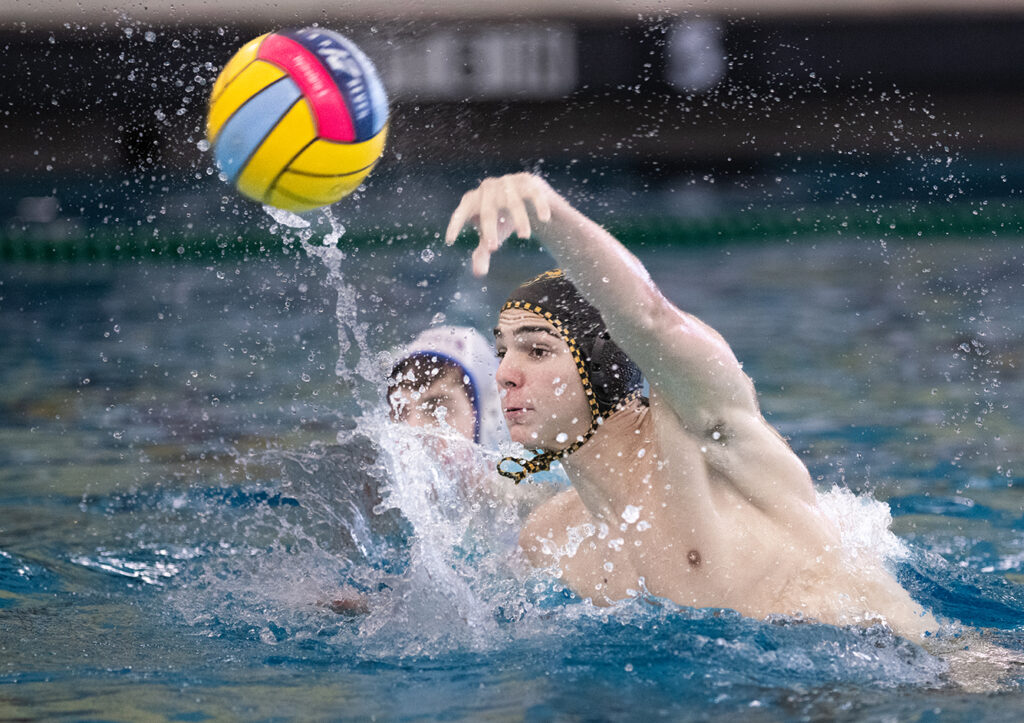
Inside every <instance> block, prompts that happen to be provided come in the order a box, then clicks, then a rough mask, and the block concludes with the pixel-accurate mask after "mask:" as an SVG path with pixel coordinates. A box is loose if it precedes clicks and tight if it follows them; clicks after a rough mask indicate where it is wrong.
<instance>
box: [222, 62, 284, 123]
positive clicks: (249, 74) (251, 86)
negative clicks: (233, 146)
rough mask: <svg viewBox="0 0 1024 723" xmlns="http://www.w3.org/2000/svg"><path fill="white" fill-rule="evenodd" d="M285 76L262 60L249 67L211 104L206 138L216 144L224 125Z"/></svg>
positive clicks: (275, 67) (281, 71) (278, 69)
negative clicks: (255, 96) (259, 94)
mask: <svg viewBox="0 0 1024 723" xmlns="http://www.w3.org/2000/svg"><path fill="white" fill-rule="evenodd" d="M284 76H285V72H284V71H283V70H281V69H280V68H278V67H277V66H276V65H271V64H270V63H266V62H264V61H262V60H257V61H254V62H253V63H251V64H250V65H249V66H247V67H246V68H245V70H244V71H243V72H242V73H241V74H240V75H238V76H237V77H236V78H235V79H234V82H232V83H231V84H230V85H228V86H227V87H225V88H224V90H223V92H222V93H221V94H220V96H219V97H218V98H217V99H216V100H215V101H214V102H213V103H211V104H210V113H209V115H208V116H207V118H206V137H207V138H209V139H210V141H211V142H215V141H216V140H217V134H218V133H220V131H221V128H223V127H224V124H225V123H227V122H228V119H230V118H231V116H232V115H234V113H235V112H236V111H237V110H238V109H239V108H241V107H242V106H243V105H245V102H246V101H247V100H249V99H250V98H252V97H253V96H254V95H256V94H257V93H259V92H260V91H261V90H263V89H264V88H266V87H267V86H269V85H271V84H273V83H275V82H277V81H278V80H280V79H281V78H283V77H284Z"/></svg>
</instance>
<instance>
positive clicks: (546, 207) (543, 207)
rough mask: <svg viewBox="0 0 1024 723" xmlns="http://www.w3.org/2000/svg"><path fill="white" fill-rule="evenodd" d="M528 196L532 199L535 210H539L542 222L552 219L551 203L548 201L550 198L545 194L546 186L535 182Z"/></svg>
mask: <svg viewBox="0 0 1024 723" xmlns="http://www.w3.org/2000/svg"><path fill="white" fill-rule="evenodd" d="M526 197H527V198H529V199H530V203H532V204H533V209H534V211H536V212H537V220H539V221H540V222H541V223H547V222H548V221H550V220H551V204H550V203H548V198H547V196H546V195H545V194H544V186H543V185H542V184H541V183H535V184H533V186H532V187H531V188H530V191H529V193H528V194H527V195H526Z"/></svg>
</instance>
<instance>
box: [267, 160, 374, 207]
mask: <svg viewBox="0 0 1024 723" xmlns="http://www.w3.org/2000/svg"><path fill="white" fill-rule="evenodd" d="M372 170H373V166H372V165H371V166H369V167H367V168H365V169H363V170H361V171H358V172H356V173H352V174H349V175H346V176H308V175H306V174H304V173H291V172H288V171H286V172H285V173H284V174H283V175H282V176H281V178H279V179H278V181H277V183H276V184H275V185H274V190H273V191H272V192H271V194H270V196H268V198H267V203H269V204H270V205H271V206H277V207H278V208H287V209H289V210H292V211H298V212H301V211H310V210H312V209H314V208H318V207H320V206H326V205H328V204H331V203H335V202H336V201H338V200H340V199H341V198H343V197H344V196H347V195H348V194H350V193H352V191H354V190H355V189H357V188H358V187H359V184H360V183H362V182H363V179H365V178H366V177H367V176H368V175H370V171H372Z"/></svg>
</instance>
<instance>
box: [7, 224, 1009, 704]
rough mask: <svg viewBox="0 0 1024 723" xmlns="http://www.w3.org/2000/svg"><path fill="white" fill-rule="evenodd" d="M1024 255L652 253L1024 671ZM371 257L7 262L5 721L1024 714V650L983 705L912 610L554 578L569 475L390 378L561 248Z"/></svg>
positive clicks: (927, 582) (988, 682)
mask: <svg viewBox="0 0 1024 723" xmlns="http://www.w3.org/2000/svg"><path fill="white" fill-rule="evenodd" d="M1019 243H1020V242H1019V239H991V240H987V241H979V240H976V239H972V240H964V241H955V240H948V239H947V240H943V241H941V242H931V241H927V240H920V241H916V242H913V243H910V242H900V243H893V242H891V241H890V242H888V243H881V242H879V241H874V240H870V239H868V240H848V241H842V240H837V239H822V240H820V241H818V242H817V243H815V242H814V241H811V240H807V241H800V242H799V243H786V242H781V241H780V242H778V243H775V244H768V245H756V246H754V245H749V246H744V245H723V246H719V247H716V248H710V249H692V248H690V249H673V248H666V247H657V248H654V247H652V248H647V249H644V248H640V249H638V252H639V253H640V255H641V257H642V259H643V260H644V261H645V263H646V264H647V265H648V267H649V268H650V269H652V273H653V275H654V277H655V280H656V281H657V283H658V284H659V285H660V286H661V288H662V289H663V290H664V291H665V292H666V293H667V294H668V295H669V296H670V297H671V298H673V299H674V300H675V301H676V302H677V303H678V304H679V305H680V306H682V307H683V308H686V309H688V310H690V311H692V312H694V313H696V314H697V315H698V316H700V317H702V318H704V319H705V320H707V321H708V322H710V323H711V324H712V325H714V326H715V327H716V328H718V329H719V330H720V331H721V332H722V333H723V334H724V335H725V337H726V338H727V339H728V340H729V341H730V343H731V344H732V345H733V347H734V348H735V350H736V352H737V355H738V356H739V358H740V359H741V360H742V361H743V362H744V365H745V368H746V369H747V371H748V372H749V373H750V374H751V376H752V377H753V378H754V380H755V382H756V383H757V385H758V388H759V391H760V394H761V401H762V406H763V408H764V410H765V412H766V414H767V415H768V417H769V419H770V420H771V421H772V422H773V423H774V424H775V425H776V426H777V427H778V428H779V429H780V430H781V431H782V433H783V434H785V435H786V436H787V437H789V438H790V440H791V443H792V445H793V447H794V448H795V449H796V450H797V451H798V452H799V453H800V455H801V456H802V457H803V459H804V460H805V461H806V462H807V464H808V466H809V468H810V470H811V472H812V475H813V476H814V478H815V480H816V482H817V484H818V488H819V492H820V494H821V496H822V499H823V501H824V503H825V504H826V505H827V506H828V507H829V509H830V510H831V513H832V514H833V516H835V517H836V519H837V520H838V521H839V522H840V523H841V525H842V526H843V529H844V534H845V540H846V543H847V544H848V545H849V546H851V548H856V549H870V550H875V551H878V550H882V551H884V552H885V554H886V555H887V556H888V558H889V561H890V565H891V566H892V567H893V569H894V570H895V571H896V573H897V575H898V576H899V577H900V579H901V581H902V582H903V583H904V584H905V585H906V586H907V587H908V589H910V590H911V592H912V593H913V594H914V596H915V597H916V598H917V599H918V600H919V601H920V602H922V603H923V604H924V605H925V606H926V607H929V608H930V609H932V610H933V611H934V612H936V614H938V615H939V616H941V617H942V618H943V619H944V620H946V621H948V624H947V633H946V639H945V640H944V642H943V644H944V645H945V648H944V649H945V650H946V651H948V650H952V649H957V648H959V649H962V648H965V647H969V648H972V649H975V650H982V651H984V650H986V649H987V648H986V646H992V645H998V646H999V647H1000V648H1002V649H1005V650H1009V651H1011V653H1013V652H1017V653H1020V652H1024V635H1022V633H1021V629H1022V626H1024V588H1022V587H1021V586H1020V583H1021V581H1024V516H1022V502H1024V497H1022V493H1021V489H1022V488H1021V485H1020V479H1021V477H1020V474H1021V470H1024V442H1022V440H1024V412H1022V411H1021V408H1020V406H1019V405H1018V404H1017V400H1019V399H1020V398H1022V392H1024V373H1022V371H1021V370H1022V369H1024V328H1022V327H1024V271H1022V270H1021V268H1020V263H1019V260H1018V259H1017V255H1018V254H1019V251H1018V248H1019ZM342 249H343V250H344V258H341V257H340V255H339V254H338V253H337V251H336V250H334V251H332V250H327V251H323V250H320V251H318V250H316V249H312V248H301V247H300V245H299V244H298V243H297V242H296V243H295V244H293V245H292V246H291V248H290V249H289V252H288V253H287V254H285V255H282V256H275V257H272V258H271V257H264V258H251V259H234V258H232V259H211V260H206V261H203V262H193V263H184V264H183V263H175V262H171V261H149V262H143V263H135V262H127V261H119V262H108V263H92V264H86V263H79V264H74V265H67V266H59V267H58V266H49V265H35V264H29V263H19V264H13V265H9V266H7V267H5V268H3V269H0V338H2V339H3V344H2V346H0V379H2V381H3V383H2V384H0V440H2V441H0V718H4V719H7V718H20V719H75V720H81V719H88V720H138V719H144V718H146V717H155V718H158V719H171V720H205V719H210V718H245V719H250V718H259V719H268V718H293V717H300V718H358V719H362V718H369V717H374V716H376V717H378V718H385V719H419V718H445V719H481V718H487V719H505V718H515V719H522V718H526V719H530V720H546V719H551V718H567V719H577V718H608V719H636V718H639V717H645V718H646V717H650V718H667V719H672V720H678V719H683V720H704V719H719V718H733V717H739V716H742V717H743V718H744V719H749V720H790V719H792V720H798V719H808V720H816V719H830V720H833V719H839V720H844V719H845V720H861V719H879V720H896V719H899V720H903V719H912V720H961V719H963V718H966V717H968V716H975V717H981V718H984V719H988V720H1000V719H1005V720H1015V719H1016V718H1017V714H1018V712H1019V710H1020V709H1021V705H1022V703H1024V695H1022V694H1021V692H1020V690H1019V688H1018V680H1019V679H1021V678H1024V668H1020V667H1019V666H1017V665H1015V664H1013V663H1006V664H1004V665H1001V666H994V665H990V666H985V665H984V661H983V664H982V665H980V667H978V668H977V669H975V671H974V672H975V673H976V675H975V677H974V680H975V681H976V682H978V684H977V685H976V686H974V687H973V688H971V689H970V690H965V689H963V688H960V687H957V686H956V685H955V684H954V683H952V682H951V681H952V680H953V678H955V677H956V676H955V671H953V670H952V667H951V666H953V665H954V664H953V663H951V662H950V660H951V658H950V656H948V655H946V654H944V653H943V651H942V650H939V649H932V650H924V649H922V648H920V647H918V646H916V645H913V644H911V643H908V642H906V641H903V640H901V639H899V638H896V637H894V636H893V635H892V634H890V633H889V632H888V631H887V630H885V629H883V628H880V627H875V628H868V629H863V628H851V629H845V628H835V627H830V626H823V625H816V624H811V623H806V622H800V621H795V620H788V619H784V618H779V619H771V620H768V621H755V620H750V619H746V618H742V617H740V616H738V615H736V614H734V613H732V612H730V611H723V610H691V609H681V608H677V607H675V606H671V605H666V604H664V603H662V602H660V601H657V600H648V599H636V600H631V601H629V602H627V603H624V604H623V605H621V606H620V607H619V608H614V609H598V608H594V607H592V606H590V605H589V604H588V603H585V602H581V601H579V600H577V599H574V598H573V597H572V596H571V595H570V594H568V593H566V592H564V591H563V590H561V589H559V587H558V586H557V585H556V584H554V583H553V582H552V581H550V580H548V579H547V578H546V577H545V576H544V575H542V574H541V573H539V572H536V571H531V570H528V569H526V568H525V567H524V566H523V565H522V563H521V562H519V561H518V560H517V559H516V558H515V556H514V554H513V550H514V540H515V532H516V529H517V526H518V520H519V515H520V514H522V512H523V511H524V510H525V509H527V508H528V507H529V506H530V505H531V504H535V503H536V500H537V499H539V498H541V497H543V495H545V494H550V493H551V491H552V490H553V489H554V488H555V486H557V484H558V481H557V479H554V480H549V481H548V482H547V483H546V484H547V487H543V486H542V487H538V488H533V489H531V490H530V491H528V492H525V493H524V497H523V498H522V499H520V498H516V497H510V496H509V492H508V491H507V490H506V489H504V488H494V489H486V490H482V491H479V490H478V491H475V492H472V491H467V488H466V486H465V484H464V480H460V479H458V478H457V477H455V476H453V475H452V473H451V472H450V469H449V468H447V467H446V466H445V465H443V464H439V463H438V462H437V461H436V457H435V456H433V455H431V453H430V451H429V449H430V446H429V445H430V442H429V440H424V439H422V438H419V437H414V436H411V435H409V434H408V433H407V432H403V431H402V430H400V429H396V428H394V427H391V426H389V425H388V424H387V423H386V422H385V420H384V418H383V416H384V415H383V414H382V413H381V409H380V407H379V404H378V402H377V394H378V391H379V389H378V387H377V386H376V383H377V382H376V378H375V377H374V374H375V370H376V369H378V368H379V366H380V363H379V361H378V359H377V355H378V353H379V352H382V351H384V350H387V349H389V348H391V347H392V346H394V345H395V344H397V343H400V342H402V341H404V340H406V339H407V338H409V337H411V336H412V335H413V334H414V333H415V332H416V331H418V330H419V329H420V328H422V327H423V326H425V325H427V324H428V323H430V322H431V321H432V320H434V321H437V320H439V319H442V318H443V319H444V320H445V321H447V322H449V323H472V324H476V325H477V326H478V327H480V328H483V329H486V328H489V326H490V325H491V324H492V323H493V316H492V310H493V309H495V308H496V307H497V305H498V302H499V301H500V300H501V299H503V298H504V295H505V294H506V293H507V291H508V290H509V289H510V288H511V286H512V285H513V284H514V283H515V281H516V280H518V279H520V278H522V277H525V276H526V275H528V274H530V273H532V272H534V271H538V270H542V269H544V268H546V267H547V266H548V264H549V263H550V261H549V259H547V258H545V257H544V256H543V254H541V253H539V252H536V251H531V250H527V249H525V248H514V249H510V250H508V251H507V256H506V259H507V260H508V263H507V264H506V265H505V266H503V267H501V268H496V269H495V271H494V272H493V273H492V277H491V278H488V279H487V280H486V281H485V282H480V281H474V280H472V279H471V277H470V276H469V274H468V271H467V270H466V269H465V268H464V266H463V260H464V257H465V256H466V249H465V248H456V249H452V250H449V249H445V248H443V247H440V246H438V244H437V242H436V241H427V240H424V241H423V242H422V243H421V244H419V245H417V244H416V243H414V242H407V245H406V246H405V247H402V248H399V247H398V246H395V247H389V246H385V245H378V246H371V245H367V246H365V247H363V248H351V247H346V246H345V244H344V241H343V242H342ZM339 340H341V341H340V342H339ZM890 518H891V519H890ZM339 595H354V596H357V597H358V599H360V600H362V601H364V602H365V603H366V607H367V611H365V612H349V613H342V614H339V613H336V612H334V611H332V609H331V608H330V607H329V605H328V603H330V602H331V601H332V600H333V599H336V598H337V597H338V596H339ZM979 631H980V632H979ZM939 647H941V646H939ZM979 681H980V682H979Z"/></svg>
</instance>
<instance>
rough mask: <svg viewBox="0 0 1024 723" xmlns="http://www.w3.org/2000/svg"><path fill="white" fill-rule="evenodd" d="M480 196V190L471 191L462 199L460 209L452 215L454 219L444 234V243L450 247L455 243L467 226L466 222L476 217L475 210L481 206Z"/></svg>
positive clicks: (449, 222) (450, 221)
mask: <svg viewBox="0 0 1024 723" xmlns="http://www.w3.org/2000/svg"><path fill="white" fill-rule="evenodd" d="M479 195H480V192H479V190H476V191H470V192H469V193H467V194H466V195H464V196H463V197H462V201H460V202H459V205H458V207H457V208H456V209H455V211H454V212H453V213H452V217H451V219H450V220H449V221H448V230H447V231H445V234H444V242H445V243H446V244H448V245H449V246H451V245H452V244H453V243H455V239H456V238H458V236H459V232H460V231H462V228H463V227H464V226H465V225H466V221H468V220H469V219H470V218H472V217H473V216H474V215H475V211H474V208H475V207H476V205H478V204H479V200H478V196H479Z"/></svg>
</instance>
